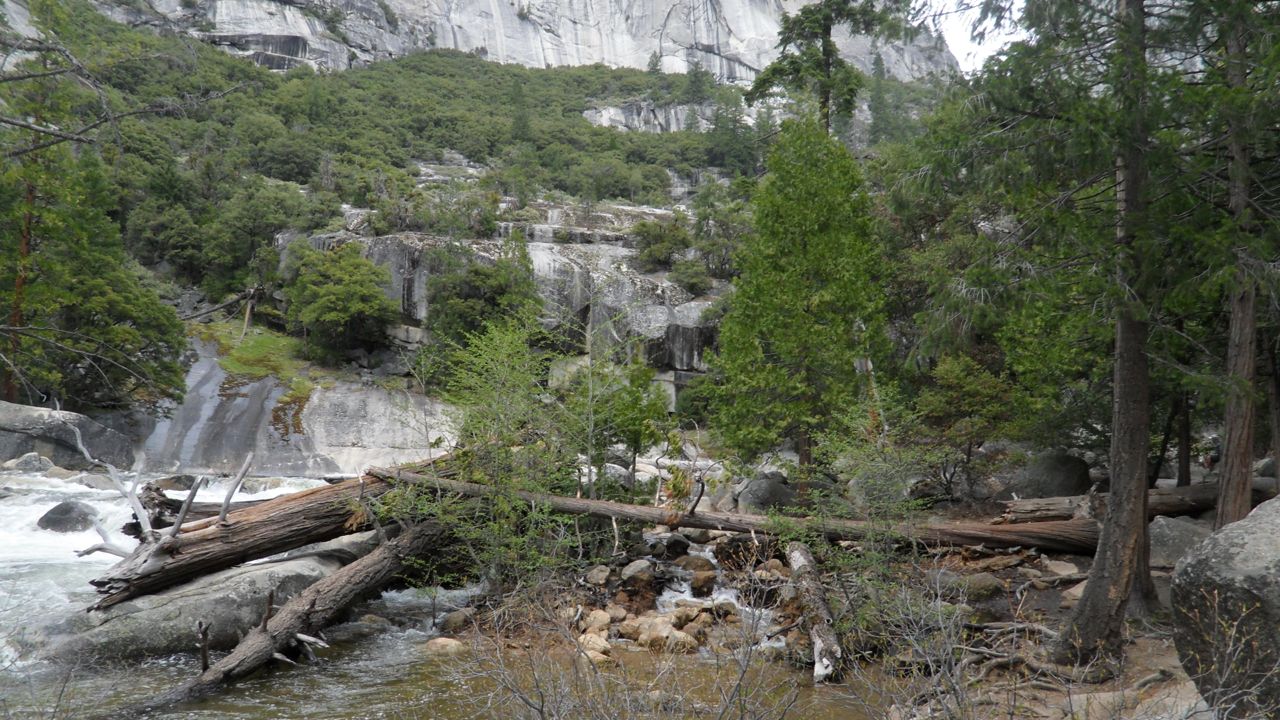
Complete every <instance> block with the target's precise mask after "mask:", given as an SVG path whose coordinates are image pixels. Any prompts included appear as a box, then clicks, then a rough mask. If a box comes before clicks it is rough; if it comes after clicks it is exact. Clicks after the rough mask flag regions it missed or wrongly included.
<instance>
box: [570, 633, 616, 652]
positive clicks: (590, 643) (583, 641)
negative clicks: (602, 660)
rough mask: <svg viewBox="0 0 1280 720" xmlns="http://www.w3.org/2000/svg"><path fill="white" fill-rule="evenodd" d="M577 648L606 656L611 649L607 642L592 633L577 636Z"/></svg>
mask: <svg viewBox="0 0 1280 720" xmlns="http://www.w3.org/2000/svg"><path fill="white" fill-rule="evenodd" d="M578 647H580V648H582V649H583V650H586V651H588V652H598V653H600V654H601V655H608V654H609V653H610V652H611V651H612V648H610V647H609V641H607V640H605V639H604V638H602V637H600V636H599V635H595V634H592V633H584V634H582V635H580V636H578Z"/></svg>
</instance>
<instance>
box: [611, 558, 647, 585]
mask: <svg viewBox="0 0 1280 720" xmlns="http://www.w3.org/2000/svg"><path fill="white" fill-rule="evenodd" d="M618 576H619V577H621V578H622V582H624V583H626V584H628V585H630V586H633V587H643V586H646V585H652V584H653V581H654V579H655V575H654V573H653V563H651V562H649V561H648V560H644V559H641V560H633V561H632V562H631V563H630V564H628V565H627V566H626V567H624V568H622V572H621V573H619V574H618Z"/></svg>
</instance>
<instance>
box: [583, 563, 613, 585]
mask: <svg viewBox="0 0 1280 720" xmlns="http://www.w3.org/2000/svg"><path fill="white" fill-rule="evenodd" d="M609 573H610V570H609V566H608V565H597V566H595V567H593V568H591V569H590V570H589V571H587V576H586V578H585V579H586V581H587V584H588V585H595V586H597V587H603V586H604V585H605V584H606V583H608V582H609Z"/></svg>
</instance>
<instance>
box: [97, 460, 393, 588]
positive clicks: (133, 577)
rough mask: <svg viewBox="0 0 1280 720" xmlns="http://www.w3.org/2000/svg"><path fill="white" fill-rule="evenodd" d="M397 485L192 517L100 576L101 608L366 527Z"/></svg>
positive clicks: (337, 488) (322, 491)
mask: <svg viewBox="0 0 1280 720" xmlns="http://www.w3.org/2000/svg"><path fill="white" fill-rule="evenodd" d="M390 489H391V484H390V483H387V482H384V481H382V480H380V479H378V478H369V477H366V478H359V479H355V480H347V481H345V482H341V483H337V484H335V485H327V486H325V487H319V488H312V489H310V490H303V491H302V492H299V493H293V494H292V495H284V496H282V497H278V498H274V499H272V500H268V501H266V502H264V503H262V504H260V505H254V506H253V507H249V508H245V509H243V510H239V511H236V512H233V513H231V514H230V515H228V516H227V519H226V522H222V523H220V522H218V518H217V517H216V516H214V517H210V518H206V519H204V520H197V521H195V522H190V523H186V524H185V525H183V527H182V528H181V532H179V533H178V535H177V536H176V537H171V536H169V535H168V534H164V535H161V536H160V537H159V538H158V539H153V540H149V541H145V542H143V543H142V544H141V545H139V546H138V548H137V549H136V550H134V551H133V554H131V555H130V556H129V557H128V558H125V559H124V560H122V561H121V562H120V563H118V564H117V565H115V566H114V567H112V568H111V569H110V570H108V571H107V573H106V574H105V575H103V576H102V577H99V578H97V579H95V580H93V581H92V583H93V584H94V585H95V586H96V587H97V588H98V592H100V593H102V594H103V595H105V597H103V598H102V599H101V600H99V601H98V603H97V604H96V605H94V606H93V609H95V610H101V609H103V608H107V607H110V606H112V605H115V604H116V603H118V602H122V601H124V600H128V599H129V598H133V597H137V596H139V595H147V594H149V593H153V592H156V591H157V590H162V589H164V588H167V587H170V586H172V585H177V584H179V583H183V582H186V581H187V580H190V579H192V578H196V577H199V576H201V575H206V574H208V573H211V572H215V571H217V570H223V569H225V568H229V567H233V566H235V565H239V564H241V563H245V562H248V561H250V560H256V559H258V558H262V557H267V556H268V555H274V554H276V553H280V552H284V551H286V550H292V549H294V548H299V547H302V546H303V545H309V544H311V543H316V542H322V541H324V540H331V539H333V538H336V537H339V536H341V535H346V534H348V533H353V532H357V531H359V530H364V529H366V528H367V526H368V525H369V523H370V521H371V518H370V517H368V515H367V512H366V511H365V510H364V509H363V508H362V507H361V506H360V504H359V503H360V502H361V500H362V499H371V498H374V497H377V496H378V495H381V494H382V493H385V492H386V491H388V490H390Z"/></svg>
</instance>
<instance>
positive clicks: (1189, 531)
mask: <svg viewBox="0 0 1280 720" xmlns="http://www.w3.org/2000/svg"><path fill="white" fill-rule="evenodd" d="M1212 532H1213V530H1212V528H1210V527H1209V526H1208V525H1206V524H1202V523H1200V522H1197V521H1195V520H1188V519H1186V518H1180V517H1165V516H1163V515H1161V516H1160V517H1157V518H1156V519H1154V520H1152V521H1151V524H1150V525H1149V526H1148V530H1147V537H1148V538H1150V540H1151V567H1153V568H1171V567H1173V566H1174V565H1176V564H1177V563H1178V561H1179V560H1181V559H1182V557H1183V556H1184V555H1186V554H1187V553H1188V552H1190V551H1191V549H1192V548H1194V547H1195V546H1197V545H1199V544H1200V543H1202V542H1204V539H1205V538H1207V537H1209V535H1210V534H1211V533H1212Z"/></svg>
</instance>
